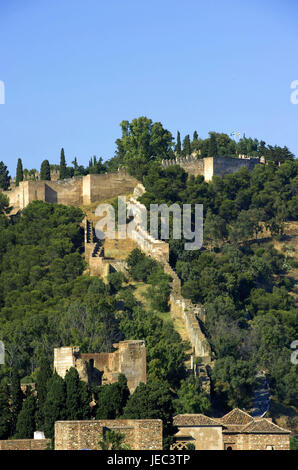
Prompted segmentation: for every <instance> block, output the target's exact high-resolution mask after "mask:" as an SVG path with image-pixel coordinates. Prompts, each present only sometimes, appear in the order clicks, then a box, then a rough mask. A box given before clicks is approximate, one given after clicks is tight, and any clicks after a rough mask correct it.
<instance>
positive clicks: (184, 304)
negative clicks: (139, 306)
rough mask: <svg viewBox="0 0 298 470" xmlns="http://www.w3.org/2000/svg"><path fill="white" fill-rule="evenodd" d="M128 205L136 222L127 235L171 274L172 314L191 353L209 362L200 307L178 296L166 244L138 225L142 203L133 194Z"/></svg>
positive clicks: (178, 284) (208, 349)
mask: <svg viewBox="0 0 298 470" xmlns="http://www.w3.org/2000/svg"><path fill="white" fill-rule="evenodd" d="M128 207H129V212H130V214H132V215H133V216H134V219H135V224H136V228H135V230H133V231H132V232H131V233H129V236H131V237H132V238H133V239H134V240H135V241H136V242H137V244H138V245H139V247H140V248H141V250H142V251H143V252H144V253H146V254H147V255H149V256H151V257H152V258H154V259H156V260H157V261H159V262H161V263H162V264H163V267H164V271H165V272H166V273H167V274H169V275H170V276H171V277H172V279H173V281H172V286H171V287H172V292H171V295H170V308H171V314H172V316H173V317H175V316H176V317H181V318H182V319H183V321H184V323H185V327H186V331H187V334H188V337H189V341H190V343H191V345H192V347H193V351H194V354H195V356H197V357H200V358H201V359H202V361H203V362H205V363H208V362H210V361H211V349H210V345H209V343H208V341H207V338H206V336H205V334H204V333H203V331H202V329H201V326H200V322H204V320H205V312H204V309H203V307H202V306H199V305H194V304H192V302H191V301H190V300H186V299H184V298H183V297H182V295H181V281H180V279H179V277H178V275H177V273H176V272H175V271H174V270H173V268H172V267H171V266H170V264H169V244H168V243H165V242H163V241H161V240H155V239H154V238H153V237H151V235H150V234H149V233H148V232H146V231H145V230H144V229H143V228H142V226H141V222H142V215H141V214H142V211H145V206H144V205H143V204H141V203H140V202H139V201H137V200H136V197H135V194H134V196H133V197H131V198H130V200H129V202H128ZM160 247H161V248H160Z"/></svg>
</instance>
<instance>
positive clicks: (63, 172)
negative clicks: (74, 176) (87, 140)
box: [60, 148, 67, 180]
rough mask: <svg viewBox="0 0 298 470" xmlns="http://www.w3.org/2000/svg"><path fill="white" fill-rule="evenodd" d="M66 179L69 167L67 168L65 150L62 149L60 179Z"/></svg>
mask: <svg viewBox="0 0 298 470" xmlns="http://www.w3.org/2000/svg"><path fill="white" fill-rule="evenodd" d="M65 178H67V167H66V160H65V154H64V149H63V148H62V149H61V154H60V179H61V180H64V179H65Z"/></svg>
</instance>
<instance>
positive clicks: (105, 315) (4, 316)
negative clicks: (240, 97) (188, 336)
mask: <svg viewBox="0 0 298 470" xmlns="http://www.w3.org/2000/svg"><path fill="white" fill-rule="evenodd" d="M121 129H122V136H121V138H119V139H118V140H117V141H116V145H117V150H116V154H115V156H114V157H113V158H111V159H110V160H108V161H107V162H105V163H104V164H103V163H102V161H101V160H100V159H99V160H97V159H93V160H92V159H91V161H90V162H89V167H88V169H87V170H86V169H84V168H83V167H79V166H78V163H77V161H76V159H75V160H74V162H73V167H72V168H73V172H72V170H68V168H69V167H67V165H66V162H65V156H64V151H63V154H62V152H61V161H60V165H61V166H60V167H59V170H60V172H62V176H64V177H70V176H72V175H80V174H87V173H88V172H91V171H94V172H102V171H114V170H115V169H117V168H118V167H120V166H125V167H126V168H127V169H128V170H129V171H130V172H131V173H132V174H133V175H134V176H136V177H137V178H138V179H139V180H140V181H142V182H143V184H144V186H145V188H146V193H145V194H144V195H143V196H142V197H141V198H140V201H141V202H142V203H143V204H145V205H146V206H147V207H148V208H149V206H150V204H153V203H155V204H161V203H165V204H167V205H171V204H173V203H177V204H179V205H182V204H184V203H187V204H203V206H204V246H203V248H202V249H200V250H194V251H185V250H184V240H173V239H172V238H171V235H170V240H169V243H170V263H171V265H172V267H173V268H174V269H175V271H176V272H177V274H178V275H179V277H180V279H181V281H182V293H183V296H184V297H185V298H187V299H191V300H192V301H193V302H194V303H201V304H203V305H204V307H205V309H206V322H205V329H206V334H207V337H208V339H209V342H210V344H211V347H212V354H213V358H214V360H215V366H214V368H213V369H212V374H211V382H212V391H211V400H210V398H209V397H208V396H207V395H206V394H205V393H204V392H203V390H202V389H201V386H200V383H199V380H197V379H196V378H194V377H193V376H189V375H188V374H187V371H186V368H185V361H186V359H187V350H188V348H189V345H188V344H186V343H185V342H183V341H182V340H181V338H180V336H179V334H178V333H177V331H175V328H174V325H173V322H172V321H171V320H169V319H168V317H167V311H168V308H169V307H168V298H169V293H170V289H169V282H170V279H169V277H168V276H167V275H166V274H165V273H164V272H163V270H162V267H161V265H159V264H158V263H157V262H155V261H153V260H152V259H150V258H148V257H146V256H145V255H144V254H142V253H141V252H140V251H139V250H135V251H134V252H132V253H131V255H130V256H129V258H128V259H127V262H128V266H129V274H128V277H125V276H124V275H122V274H121V273H113V274H111V275H110V276H109V277H108V279H107V282H106V283H104V282H103V281H102V279H100V278H96V277H90V276H89V275H88V274H87V273H86V268H87V266H86V264H85V261H84V258H83V232H82V228H81V225H80V224H81V222H82V220H83V217H84V213H83V211H82V210H81V209H79V208H74V207H65V206H61V205H53V204H49V203H43V202H41V201H35V202H33V203H31V204H30V205H29V206H27V207H26V208H25V209H24V210H23V211H22V213H19V214H18V215H16V216H13V217H11V218H10V217H9V201H8V200H7V198H5V197H4V196H3V195H1V193H0V227H1V231H0V320H1V321H0V339H1V340H2V341H3V342H4V343H5V347H6V363H5V365H1V366H0V387H1V393H0V396H1V398H0V400H1V404H0V405H1V406H0V410H1V411H0V439H4V438H8V437H15V438H16V437H19V438H20V437H32V433H33V430H34V429H35V428H36V426H37V425H38V426H39V428H40V429H43V430H44V431H45V432H46V435H47V436H49V437H52V435H53V423H54V421H55V420H57V419H82V418H88V417H91V416H96V417H97V418H115V417H120V416H122V417H125V418H161V419H163V422H164V433H165V437H166V440H165V442H166V445H168V444H169V442H170V440H171V438H170V436H171V435H172V434H173V427H172V416H173V415H174V414H175V413H205V414H210V415H212V413H213V412H215V411H217V412H218V410H221V411H222V412H224V411H226V410H229V409H231V408H232V407H235V406H238V407H241V408H249V407H251V399H252V393H253V390H254V387H255V376H256V373H257V372H258V371H259V370H260V369H264V370H266V373H267V376H268V379H269V384H270V389H271V393H272V395H273V397H274V399H275V400H276V401H277V402H278V403H279V404H281V405H283V406H285V407H297V385H298V384H297V365H294V364H292V363H291V361H290V357H291V353H292V350H291V343H292V342H293V341H294V340H295V339H296V338H297V326H298V321H297V303H295V300H296V299H297V297H295V292H297V286H295V281H294V280H292V278H291V276H289V273H290V272H291V271H292V270H294V269H297V267H298V262H297V258H295V250H297V247H295V246H291V245H290V244H289V243H286V242H287V235H286V230H287V227H288V225H289V224H291V223H296V222H297V217H298V162H297V160H296V159H294V156H293V155H292V154H291V152H290V151H289V150H288V149H287V148H286V147H283V148H280V147H277V146H271V145H266V143H265V142H263V141H260V142H259V141H258V140H257V139H249V138H246V137H243V138H242V139H240V140H239V141H238V142H236V141H235V140H234V139H232V138H231V136H227V135H226V134H220V133H210V135H209V137H208V138H207V139H201V138H199V136H198V134H197V132H195V133H194V135H193V138H192V139H190V136H189V135H188V136H185V138H184V139H183V142H182V143H181V137H180V133H178V134H177V139H176V142H175V141H174V139H173V136H172V135H171V133H170V132H169V131H167V130H165V129H164V128H163V126H162V125H161V123H153V122H152V121H151V120H149V119H147V118H144V117H143V118H139V119H135V120H133V121H132V122H131V123H129V122H128V121H123V122H122V123H121ZM192 152H197V157H198V158H203V157H204V156H208V155H210V156H216V155H220V156H225V155H226V156H234V157H235V158H236V157H237V155H238V154H246V155H251V156H264V157H265V159H266V162H267V164H266V165H257V166H256V167H255V169H254V170H253V171H252V172H249V171H248V170H247V169H244V168H243V169H241V170H239V171H238V172H237V173H234V174H232V175H227V176H225V177H223V178H220V177H214V178H213V180H212V182H210V183H206V182H205V181H204V178H203V177H202V176H198V177H194V176H189V177H188V175H187V174H186V173H185V171H184V170H183V169H182V168H180V167H179V166H175V165H173V166H171V167H168V168H162V167H161V165H160V161H161V159H165V158H173V157H174V156H177V155H189V154H190V153H192ZM277 162H279V164H277ZM18 167H19V170H18V172H17V179H18V182H19V181H22V178H23V173H22V171H21V163H20V162H19V164H18ZM49 168H50V164H49V162H48V164H43V173H42V176H43V177H44V179H47V178H49V174H50V173H49ZM92 168H93V169H92ZM86 171H87V173H86ZM76 172H77V173H76ZM32 174H33V173H32ZM7 184H8V172H7V168H6V166H5V164H4V163H2V162H1V163H0V187H1V188H2V189H7ZM275 242H278V243H279V244H280V246H282V247H283V248H284V251H282V250H277V248H276V243H275ZM135 281H142V282H145V283H146V284H147V285H149V288H148V298H149V299H150V308H149V309H144V308H143V306H142V305H141V304H140V302H139V301H138V300H137V298H136V296H135V288H134V282H135ZM295 289H296V291H295ZM123 339H144V340H145V341H146V348H147V371H148V382H147V384H146V385H144V384H141V385H139V387H137V389H136V390H135V392H134V393H133V394H132V395H131V396H129V392H128V389H127V385H126V381H125V377H122V376H120V377H119V380H118V383H116V384H113V385H104V386H102V387H98V388H96V389H94V390H90V389H88V388H87V387H86V386H85V384H84V383H83V382H81V381H80V380H79V378H78V376H77V375H76V373H75V371H74V370H70V371H69V373H68V375H67V376H66V377H65V380H63V379H62V378H61V377H59V376H57V374H54V375H52V370H51V365H52V362H53V361H52V354H53V348H54V347H59V346H63V345H78V346H80V348H81V350H82V352H95V351H96V352H101V351H107V352H108V351H111V350H112V345H113V343H115V342H117V341H120V340H123ZM20 380H22V381H23V382H35V383H36V387H37V391H38V399H36V396H35V395H34V394H33V393H31V392H30V390H29V391H28V393H27V396H26V397H25V396H22V394H21V393H20V390H19V382H20ZM78 390H79V391H80V392H79V393H77V391H78ZM92 394H93V397H95V399H96V401H97V405H96V407H95V408H94V409H92V410H91V409H90V408H89V402H90V398H91V396H92ZM9 397H10V398H9ZM10 400H11V406H9V403H10ZM145 402H146V406H144V403H145ZM25 430H26V431H25Z"/></svg>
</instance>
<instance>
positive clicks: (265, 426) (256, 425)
mask: <svg viewBox="0 0 298 470" xmlns="http://www.w3.org/2000/svg"><path fill="white" fill-rule="evenodd" d="M241 432H243V433H249V434H250V433H268V434H290V433H291V431H288V430H287V429H283V428H281V427H279V426H277V424H274V423H272V422H271V421H269V420H268V419H266V418H260V419H254V421H253V422H252V423H249V424H248V425H247V426H245V427H244V428H243V429H242V431H241Z"/></svg>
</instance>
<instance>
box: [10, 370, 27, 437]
mask: <svg viewBox="0 0 298 470" xmlns="http://www.w3.org/2000/svg"><path fill="white" fill-rule="evenodd" d="M10 394H11V427H10V435H11V436H12V435H13V434H14V433H15V430H16V424H17V419H18V415H19V413H20V411H21V409H22V406H23V399H24V395H23V392H22V390H21V383H20V377H19V374H18V371H17V370H16V369H13V371H12V377H11V391H10Z"/></svg>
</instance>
